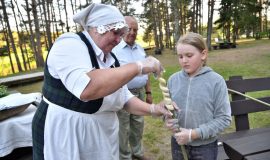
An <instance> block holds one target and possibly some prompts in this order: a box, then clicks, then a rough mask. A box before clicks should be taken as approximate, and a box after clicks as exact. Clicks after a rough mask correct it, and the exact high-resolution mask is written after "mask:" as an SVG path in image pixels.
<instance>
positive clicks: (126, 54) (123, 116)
mask: <svg viewBox="0 0 270 160" xmlns="http://www.w3.org/2000/svg"><path fill="white" fill-rule="evenodd" d="M125 21H126V23H127V25H128V27H129V29H128V33H126V35H125V36H124V37H123V40H122V41H121V42H120V43H119V44H118V45H117V46H116V47H115V48H114V49H113V53H115V54H116V57H117V58H118V60H119V62H120V64H121V65H124V64H127V63H132V62H135V61H139V60H142V59H145V57H146V54H145V52H144V49H143V48H142V47H141V46H139V45H138V44H137V43H136V42H135V40H136V37H137V32H138V23H137V21H136V19H135V18H134V17H131V16H126V17H125ZM127 86H128V89H129V90H130V92H131V93H132V94H134V95H135V96H137V97H138V98H140V99H141V100H144V94H146V102H147V103H152V96H151V88H150V80H149V79H148V76H147V75H141V76H136V77H135V78H133V79H132V80H131V81H130V82H129V83H128V84H127ZM143 88H145V89H143ZM117 115H118V118H119V142H120V155H119V156H120V160H131V158H132V159H138V160H148V158H146V157H145V156H144V154H143V147H142V142H141V141H142V135H143V127H144V118H143V116H137V115H133V114H130V113H128V112H126V111H125V110H120V111H118V113H117ZM129 146H130V147H129Z"/></svg>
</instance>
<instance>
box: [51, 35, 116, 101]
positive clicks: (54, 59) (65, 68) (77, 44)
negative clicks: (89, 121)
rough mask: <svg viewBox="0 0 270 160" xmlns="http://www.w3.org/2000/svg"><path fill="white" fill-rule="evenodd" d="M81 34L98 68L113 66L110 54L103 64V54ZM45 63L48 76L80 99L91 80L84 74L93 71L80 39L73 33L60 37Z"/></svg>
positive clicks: (91, 41) (86, 50) (85, 48)
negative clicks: (93, 54)
mask: <svg viewBox="0 0 270 160" xmlns="http://www.w3.org/2000/svg"><path fill="white" fill-rule="evenodd" d="M83 33H84V35H85V36H86V37H87V39H88V40H89V41H90V43H91V45H92V47H93V49H94V51H95V53H96V56H97V61H98V63H99V65H100V68H109V67H110V66H111V65H112V64H114V59H113V57H111V55H110V54H109V55H108V56H107V57H106V63H104V62H103V58H104V53H103V52H102V51H101V49H100V48H98V46H96V45H95V44H94V42H93V40H92V39H91V37H90V36H89V34H88V33H87V32H86V31H84V32H83ZM63 46H65V47H63ZM47 62H48V69H49V72H50V74H51V75H52V76H53V77H54V78H57V79H61V81H62V83H63V84H64V85H65V86H66V88H67V89H68V90H69V91H70V92H71V93H73V94H74V95H75V96H76V97H77V98H80V95H81V93H82V92H83V90H84V88H85V87H86V86H87V84H88V83H89V81H90V80H91V79H90V78H89V77H88V76H87V75H86V73H87V72H89V71H91V70H93V69H94V68H92V62H91V60H90V57H89V53H88V49H87V47H86V45H85V43H84V42H83V41H82V40H81V38H80V37H79V36H78V35H77V34H74V33H65V34H63V35H61V36H60V37H59V38H58V39H57V40H56V42H55V43H54V45H53V47H52V48H51V51H50V54H49V56H48V60H47ZM67 62H68V63H67Z"/></svg>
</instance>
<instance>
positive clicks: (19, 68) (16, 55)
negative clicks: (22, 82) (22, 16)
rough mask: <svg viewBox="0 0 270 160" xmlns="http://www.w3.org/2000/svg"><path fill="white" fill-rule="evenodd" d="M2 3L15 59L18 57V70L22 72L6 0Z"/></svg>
mask: <svg viewBox="0 0 270 160" xmlns="http://www.w3.org/2000/svg"><path fill="white" fill-rule="evenodd" d="M1 5H2V9H3V15H4V19H5V22H6V25H7V29H8V37H9V39H10V42H11V47H12V50H13V53H14V56H15V59H16V62H17V66H18V70H19V72H21V71H22V67H21V63H20V59H19V56H18V54H17V50H16V46H15V41H14V38H13V35H12V31H11V28H10V24H9V19H8V15H7V11H6V5H5V1H4V0H1Z"/></svg>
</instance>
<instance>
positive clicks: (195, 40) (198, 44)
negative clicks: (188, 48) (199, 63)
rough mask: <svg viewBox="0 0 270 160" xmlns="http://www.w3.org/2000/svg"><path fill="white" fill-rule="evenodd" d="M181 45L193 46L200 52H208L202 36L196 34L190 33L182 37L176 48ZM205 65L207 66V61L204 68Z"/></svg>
mask: <svg viewBox="0 0 270 160" xmlns="http://www.w3.org/2000/svg"><path fill="white" fill-rule="evenodd" d="M179 44H188V45H192V46H193V47H195V48H197V49H198V50H199V51H200V52H203V51H204V50H206V51H207V50H208V49H207V45H206V43H205V40H204V39H203V37H202V36H201V35H200V34H198V33H194V32H189V33H187V34H185V35H183V36H181V37H180V38H179V40H178V41H177V43H176V46H178V45H179ZM205 65H206V59H205V62H204V66H205Z"/></svg>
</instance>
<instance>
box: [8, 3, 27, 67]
mask: <svg viewBox="0 0 270 160" xmlns="http://www.w3.org/2000/svg"><path fill="white" fill-rule="evenodd" d="M10 4H11V9H12V12H13V15H14V19H15V25H16V30H17V34H18V39H19V40H18V44H19V47H20V50H21V54H22V59H23V66H24V70H27V67H26V60H25V54H24V50H23V47H22V40H21V35H20V30H19V26H18V21H17V18H16V17H17V15H16V13H15V10H14V8H15V7H14V5H13V2H12V0H11V1H10Z"/></svg>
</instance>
